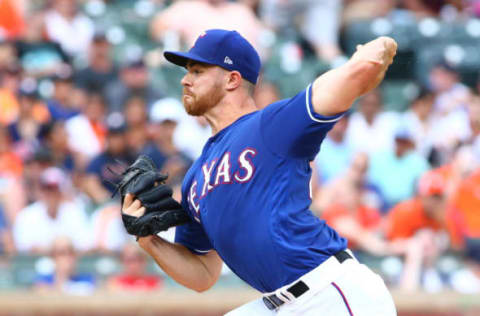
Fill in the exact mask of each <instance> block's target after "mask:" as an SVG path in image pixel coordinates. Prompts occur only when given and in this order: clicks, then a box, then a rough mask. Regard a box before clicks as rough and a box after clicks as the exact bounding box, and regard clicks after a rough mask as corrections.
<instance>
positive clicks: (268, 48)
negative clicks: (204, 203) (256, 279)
mask: <svg viewBox="0 0 480 316" xmlns="http://www.w3.org/2000/svg"><path fill="white" fill-rule="evenodd" d="M478 18H480V1H475V0H470V1H462V0H450V1H449V0H428V1H427V0H383V1H374V0H343V1H342V0H288V1H287V0H237V1H228V0H176V1H175V0H170V1H169V0H156V1H155V0H138V1H131V0H104V1H102V0H83V1H73V0H44V1H41V0H38V1H33V0H32V1H28V0H23V1H18V0H3V1H0V37H1V41H0V289H2V290H13V289H19V288H32V289H35V290H38V291H46V292H48V291H63V292H67V293H73V294H88V293H91V292H92V291H94V290H95V289H97V288H108V289H111V290H121V291H122V290H140V291H148V290H157V289H159V288H161V287H162V286H163V284H164V283H165V282H167V283H168V282H169V281H168V280H167V279H166V278H165V277H164V276H161V275H160V274H159V271H158V270H155V269H154V268H153V264H152V262H150V261H149V259H147V258H146V257H145V255H144V254H143V253H142V252H141V251H139V250H138V248H137V247H136V246H135V244H134V243H132V239H131V238H130V237H129V236H128V235H127V234H126V233H125V231H124V229H123V225H122V222H121V218H120V205H119V202H118V200H112V199H111V194H112V192H113V188H114V187H113V186H112V183H115V182H116V181H117V177H118V176H117V173H121V172H122V171H123V169H124V168H125V166H126V165H128V164H129V163H131V162H132V161H133V160H134V159H135V157H136V156H137V155H139V154H140V153H145V154H147V155H149V156H151V157H152V158H153V159H154V161H155V162H156V164H157V165H158V167H159V168H160V169H161V170H162V171H163V172H167V173H168V174H169V175H170V178H169V183H170V184H171V185H172V186H174V187H175V188H176V190H175V192H176V193H175V194H176V197H177V198H180V197H179V186H180V184H181V180H182V177H183V175H184V173H185V172H186V170H187V169H188V168H189V166H190V164H191V163H192V161H193V160H194V159H195V158H196V157H197V156H198V155H199V154H200V151H201V149H202V146H203V144H204V142H205V141H206V139H208V137H209V135H210V130H209V127H208V126H207V124H206V122H205V121H203V120H202V119H201V118H192V117H188V116H187V115H186V113H185V112H184V110H183V107H182V104H181V102H180V98H179V96H180V95H181V86H180V83H179V81H180V78H181V77H182V76H183V72H182V70H181V69H178V67H172V66H170V65H168V64H166V63H165V61H164V60H163V57H162V52H163V50H165V49H188V48H189V47H190V46H191V45H192V43H193V41H194V40H195V38H196V37H197V36H198V35H199V34H200V33H201V32H202V31H203V30H205V29H209V28H227V29H236V30H238V31H239V32H240V33H241V34H243V35H244V36H245V37H247V38H248V39H249V40H250V41H251V42H252V43H253V44H254V46H255V47H256V48H257V49H258V51H259V52H260V54H261V56H262V59H263V65H264V67H263V73H262V76H261V80H260V83H259V84H258V86H257V89H256V92H255V99H256V102H257V104H258V105H259V107H264V106H266V105H268V104H269V103H271V102H273V101H274V100H277V99H280V98H285V97H291V96H293V95H294V94H295V93H296V92H298V91H300V90H301V89H304V88H305V87H306V86H307V84H308V83H309V82H311V81H312V80H313V79H314V78H315V77H316V76H318V75H319V74H321V73H323V72H324V71H326V70H328V69H330V68H332V67H336V66H338V65H341V64H342V63H343V62H345V60H346V58H347V56H349V55H351V54H352V53H353V52H354V50H355V47H356V45H358V44H361V43H364V42H366V41H368V40H371V39H373V38H375V37H377V36H380V35H388V36H392V37H394V38H395V39H396V40H397V41H398V43H399V52H398V55H397V58H396V61H395V63H394V64H393V65H392V68H391V70H390V71H389V73H388V74H387V78H386V80H385V82H384V83H383V84H382V85H381V87H379V89H377V90H376V91H374V92H372V93H370V94H368V95H366V96H364V97H363V98H361V99H360V100H359V101H358V103H357V104H356V105H355V106H354V110H353V111H351V113H349V114H348V115H346V116H345V117H344V118H342V119H341V120H340V121H339V122H338V123H337V124H336V125H335V127H334V128H333V130H332V131H331V132H330V133H329V134H328V135H327V137H326V139H325V140H324V142H323V144H322V149H321V152H320V154H319V155H318V156H317V157H316V159H315V161H314V162H313V163H312V168H313V179H312V194H313V200H312V210H314V212H316V213H317V214H318V215H319V216H320V217H322V218H324V219H325V220H326V221H327V222H328V223H329V224H330V225H332V226H333V227H334V228H336V229H337V230H338V231H339V232H340V233H341V234H343V235H344V236H346V237H347V238H348V239H349V246H350V247H351V248H352V249H354V250H355V252H356V253H357V255H358V256H359V257H361V258H362V259H363V260H365V261H366V262H367V263H369V264H370V265H371V266H372V267H373V268H374V269H375V270H377V271H378V272H380V273H381V274H383V275H384V276H385V279H386V280H387V282H388V284H389V285H390V286H391V287H392V288H401V289H403V290H409V291H416V290H426V291H431V292H435V291H440V290H444V289H453V290H456V291H460V292H465V293H472V292H480V96H479V95H478V94H479V92H480V81H479V80H478V74H479V73H480V41H479V38H480V19H478ZM345 89H348V87H345ZM172 235H173V232H172V231H169V232H167V233H166V234H165V235H164V236H165V238H171V237H172ZM229 276H230V277H231V274H230V273H229V272H228V270H226V272H225V277H226V278H228V277H229ZM225 282H227V281H225ZM168 284H170V286H173V285H172V284H171V282H170V283H168Z"/></svg>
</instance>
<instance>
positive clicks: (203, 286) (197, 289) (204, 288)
mask: <svg viewBox="0 0 480 316" xmlns="http://www.w3.org/2000/svg"><path fill="white" fill-rule="evenodd" d="M213 284H215V283H211V284H210V283H205V284H199V285H197V286H195V287H193V288H192V290H194V291H195V292H197V293H203V292H206V291H208V290H209V289H210V288H211V287H212V286H213Z"/></svg>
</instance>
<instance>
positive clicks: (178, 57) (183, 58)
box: [163, 51, 213, 67]
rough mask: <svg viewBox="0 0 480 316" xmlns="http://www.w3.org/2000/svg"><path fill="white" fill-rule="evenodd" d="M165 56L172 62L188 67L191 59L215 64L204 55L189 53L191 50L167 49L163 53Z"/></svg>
mask: <svg viewBox="0 0 480 316" xmlns="http://www.w3.org/2000/svg"><path fill="white" fill-rule="evenodd" d="M163 56H165V58H166V59H167V60H168V61H169V62H171V63H172V64H175V65H178V66H182V67H186V66H187V63H188V61H189V60H194V61H198V62H201V63H205V64H210V65H213V64H212V62H210V61H208V60H206V59H203V58H202V57H200V56H198V55H195V54H192V53H189V52H171V51H167V52H164V53H163Z"/></svg>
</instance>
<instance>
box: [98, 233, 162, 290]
mask: <svg viewBox="0 0 480 316" xmlns="http://www.w3.org/2000/svg"><path fill="white" fill-rule="evenodd" d="M147 263H148V261H147V256H146V254H145V252H143V251H142V250H141V249H140V248H139V247H138V246H137V244H136V243H133V242H132V243H127V244H126V245H125V247H124V248H123V252H122V264H123V273H121V274H119V275H116V276H114V277H112V278H111V279H110V280H108V283H107V284H108V288H109V289H110V290H112V291H137V292H147V291H156V290H158V289H160V288H162V286H163V281H162V279H161V278H160V276H158V275H151V274H148V273H147V272H146V267H147Z"/></svg>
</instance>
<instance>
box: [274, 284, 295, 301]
mask: <svg viewBox="0 0 480 316" xmlns="http://www.w3.org/2000/svg"><path fill="white" fill-rule="evenodd" d="M275 295H277V296H278V298H280V299H281V300H282V301H284V302H285V303H288V302H290V301H294V300H295V296H293V294H292V293H290V292H289V291H287V288H286V287H282V288H280V289H278V290H276V291H275Z"/></svg>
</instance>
